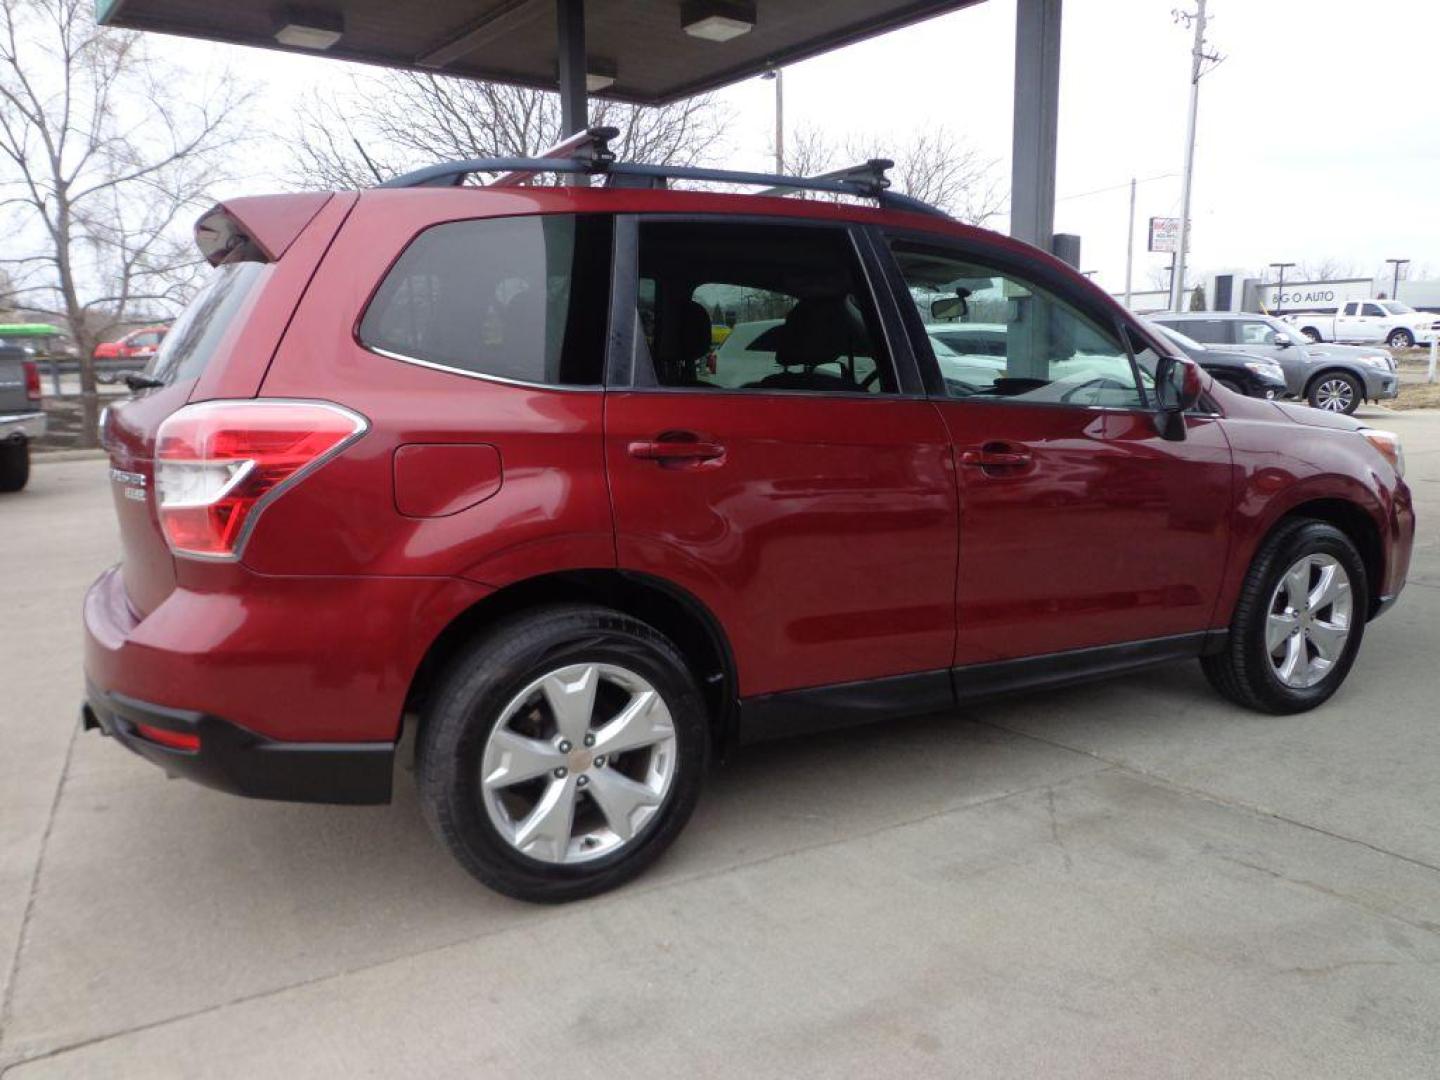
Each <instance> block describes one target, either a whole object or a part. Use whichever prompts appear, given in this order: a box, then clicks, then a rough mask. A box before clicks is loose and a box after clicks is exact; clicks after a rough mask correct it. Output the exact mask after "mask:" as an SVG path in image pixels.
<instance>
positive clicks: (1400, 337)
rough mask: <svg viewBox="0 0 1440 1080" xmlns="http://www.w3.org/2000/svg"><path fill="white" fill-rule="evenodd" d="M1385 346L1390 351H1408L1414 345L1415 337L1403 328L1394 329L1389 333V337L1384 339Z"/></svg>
mask: <svg viewBox="0 0 1440 1080" xmlns="http://www.w3.org/2000/svg"><path fill="white" fill-rule="evenodd" d="M1385 344H1386V345H1389V346H1390V348H1392V349H1409V348H1413V347H1414V345H1415V335H1414V334H1412V333H1411V332H1410V331H1409V330H1406V329H1405V328H1404V327H1403V326H1399V327H1396V328H1395V329H1394V330H1391V331H1390V336H1389V337H1388V338H1386V339H1385Z"/></svg>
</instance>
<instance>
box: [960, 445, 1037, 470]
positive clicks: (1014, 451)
mask: <svg viewBox="0 0 1440 1080" xmlns="http://www.w3.org/2000/svg"><path fill="white" fill-rule="evenodd" d="M1032 460H1033V459H1032V458H1031V456H1030V451H1029V449H1028V448H1027V447H1024V446H1020V445H1019V444H1017V443H1003V442H990V443H986V444H985V445H984V446H977V447H973V448H972V449H969V450H962V451H961V452H960V464H962V465H974V466H977V467H979V468H981V469H1023V468H1024V467H1025V466H1027V465H1029V464H1030V462H1031V461H1032Z"/></svg>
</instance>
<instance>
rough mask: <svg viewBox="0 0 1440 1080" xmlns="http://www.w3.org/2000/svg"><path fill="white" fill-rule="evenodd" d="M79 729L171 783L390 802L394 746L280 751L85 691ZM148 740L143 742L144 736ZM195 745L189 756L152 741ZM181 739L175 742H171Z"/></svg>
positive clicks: (178, 713)
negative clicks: (174, 779)
mask: <svg viewBox="0 0 1440 1080" xmlns="http://www.w3.org/2000/svg"><path fill="white" fill-rule="evenodd" d="M85 690H86V701H85V704H84V706H83V707H82V708H81V724H82V725H83V726H84V727H85V728H87V729H92V728H93V729H98V730H100V731H102V732H104V733H105V734H106V735H109V736H111V737H112V738H114V739H115V741H116V742H118V743H120V745H121V746H124V747H125V748H126V749H127V750H130V751H133V752H134V753H136V754H139V755H140V756H141V757H143V758H145V759H146V760H147V761H150V762H152V763H153V764H156V765H159V766H160V767H161V768H162V769H164V770H165V771H166V772H167V773H169V774H170V775H171V776H182V777H184V778H185V779H187V780H194V781H195V782H196V783H199V784H204V785H205V786H206V787H211V788H215V789H217V790H219V791H225V792H228V793H230V794H232V795H245V796H248V797H250V798H254V799H283V800H287V801H291V802H314V803H347V804H351V805H363V804H372V803H386V802H389V801H390V778H391V776H392V774H393V767H394V758H395V744H394V743H293V742H292V743H285V742H277V741H276V740H273V739H266V738H264V737H263V736H260V735H256V734H255V733H254V732H253V731H247V730H246V729H245V728H242V727H240V726H238V725H236V724H232V723H230V722H229V721H227V720H222V719H221V718H220V717H218V716H209V715H207V714H205V713H199V712H192V711H190V710H186V709H169V708H165V707H164V706H161V705H152V704H150V703H149V702H145V701H138V700H136V699H135V698H130V697H126V696H125V695H124V694H107V693H106V692H105V691H103V690H101V689H99V688H98V687H96V686H95V685H94V684H91V683H87V684H86V688H85ZM146 728H149V729H151V730H152V733H153V732H157V729H158V733H156V734H153V735H152V737H147V736H146V734H145V733H144V732H145V729H146ZM163 733H170V735H171V737H172V741H182V740H183V741H186V742H193V743H195V744H196V748H195V749H185V748H180V747H177V746H167V745H165V744H164V743H162V742H160V741H157V740H158V739H159V738H163V737H165V736H164V734H163ZM174 736H179V737H180V738H179V739H174V738H173V737H174Z"/></svg>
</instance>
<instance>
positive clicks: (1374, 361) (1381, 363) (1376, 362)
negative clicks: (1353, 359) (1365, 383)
mask: <svg viewBox="0 0 1440 1080" xmlns="http://www.w3.org/2000/svg"><path fill="white" fill-rule="evenodd" d="M1360 363H1362V364H1364V365H1366V366H1367V367H1373V368H1379V369H1380V370H1381V371H1389V370H1390V361H1389V360H1388V359H1386V358H1385V357H1383V356H1362V357H1360Z"/></svg>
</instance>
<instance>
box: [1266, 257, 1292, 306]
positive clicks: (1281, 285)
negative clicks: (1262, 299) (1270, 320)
mask: <svg viewBox="0 0 1440 1080" xmlns="http://www.w3.org/2000/svg"><path fill="white" fill-rule="evenodd" d="M1294 265H1295V264H1294V263H1271V264H1270V269H1272V270H1279V271H1280V280H1279V282H1278V283H1277V284H1276V286H1275V310H1274V311H1273V312H1272V313H1271V314H1274V315H1279V314H1280V312H1282V311H1283V310H1285V271H1286V270H1288V269H1290V267H1292V266H1294Z"/></svg>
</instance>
